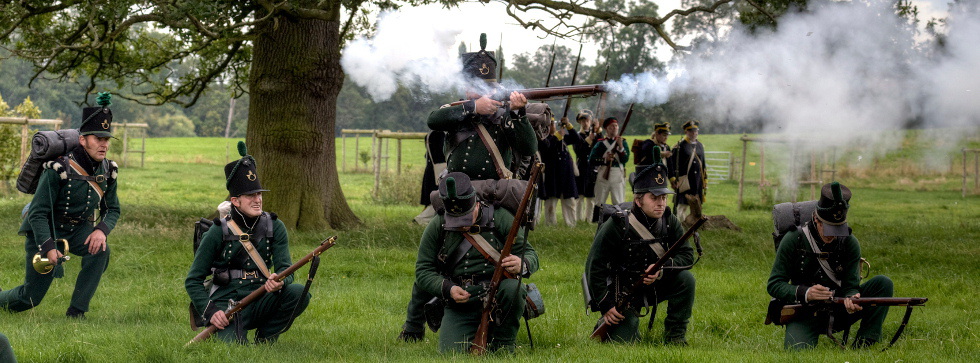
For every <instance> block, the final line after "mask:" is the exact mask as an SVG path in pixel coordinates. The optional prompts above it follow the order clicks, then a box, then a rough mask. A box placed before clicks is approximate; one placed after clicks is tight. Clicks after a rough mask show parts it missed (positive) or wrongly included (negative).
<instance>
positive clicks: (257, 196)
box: [231, 192, 262, 218]
mask: <svg viewBox="0 0 980 363" xmlns="http://www.w3.org/2000/svg"><path fill="white" fill-rule="evenodd" d="M231 204H233V205H234V206H235V208H238V210H239V211H240V212H242V214H244V215H245V216H247V217H249V218H255V217H258V216H259V215H261V214H262V192H257V193H252V194H242V195H240V196H237V197H231Z"/></svg>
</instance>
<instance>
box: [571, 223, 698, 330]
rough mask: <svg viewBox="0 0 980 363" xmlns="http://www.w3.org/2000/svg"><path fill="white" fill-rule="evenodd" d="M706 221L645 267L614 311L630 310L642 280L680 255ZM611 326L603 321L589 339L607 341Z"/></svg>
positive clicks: (695, 226)
mask: <svg viewBox="0 0 980 363" xmlns="http://www.w3.org/2000/svg"><path fill="white" fill-rule="evenodd" d="M707 220H708V218H706V217H703V216H702V217H701V219H698V221H697V222H695V223H694V225H693V226H691V228H690V229H688V230H687V232H686V233H684V235H683V236H681V238H680V239H678V240H677V242H674V244H673V245H671V246H670V248H669V249H667V251H666V252H664V255H663V256H660V259H658V260H657V262H655V263H654V264H652V265H650V266H649V267H647V269H646V270H644V271H643V273H642V274H640V278H639V279H637V280H636V282H634V283H633V285H632V286H630V288H629V290H627V291H626V292H625V293H623V294H621V295H620V296H619V297H618V298H617V299H616V300H617V303H616V311H618V312H619V313H620V314H622V313H623V312H624V311H627V310H629V309H630V308H631V307H630V305H632V302H633V296H634V295H636V293H637V292H638V291H639V290H640V288H641V287H642V286H644V284H643V279H645V278H647V277H649V276H653V275H655V274H656V273H657V271H660V269H661V268H663V266H664V264H665V263H667V261H669V260H670V259H671V258H673V257H674V256H675V255H677V254H678V253H680V250H681V247H682V246H684V244H685V243H687V240H688V239H690V238H691V236H693V235H694V233H695V232H697V231H698V228H701V225H703V224H704V222H706V221H707ZM611 326H612V324H609V322H607V321H605V319H603V320H602V324H601V325H599V327H598V328H596V329H595V331H593V332H592V335H591V336H589V337H590V338H592V339H597V340H599V341H600V342H604V341H606V340H609V327H611Z"/></svg>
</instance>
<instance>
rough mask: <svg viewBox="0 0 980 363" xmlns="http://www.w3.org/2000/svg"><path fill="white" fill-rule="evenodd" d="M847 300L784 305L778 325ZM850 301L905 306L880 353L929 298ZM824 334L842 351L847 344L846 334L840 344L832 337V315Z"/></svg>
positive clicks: (858, 298)
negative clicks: (899, 320)
mask: <svg viewBox="0 0 980 363" xmlns="http://www.w3.org/2000/svg"><path fill="white" fill-rule="evenodd" d="M847 299H848V298H844V297H835V298H831V299H827V300H820V301H814V302H811V303H809V304H794V305H784V306H783V308H782V309H781V310H780V311H779V317H778V319H779V324H778V325H785V324H787V323H789V322H790V321H793V320H794V319H796V318H797V317H798V316H804V315H813V314H815V313H816V312H817V311H820V310H825V309H827V308H831V307H833V306H835V305H844V301H845V300H847ZM850 299H851V302H853V303H855V304H857V305H860V306H905V307H906V308H905V316H903V317H902V324H901V325H899V327H898V330H897V331H895V335H894V336H892V339H891V341H890V342H889V343H888V346H886V347H885V348H884V349H882V351H884V350H885V349H888V348H890V347H891V346H892V345H894V344H895V342H897V341H898V338H899V337H901V336H902V333H903V332H904V331H905V327H906V326H907V325H908V323H909V317H911V316H912V308H913V307H915V306H925V305H926V301H929V298H925V297H853V298H850ZM773 318H774V317H770V316H767V317H766V324H771V323H774V321H773ZM824 334H826V335H827V336H828V337H830V339H831V340H833V341H834V343H836V344H837V346H838V347H841V348H842V349H844V344H845V343H846V342H847V333H846V332H845V333H844V342H841V341H839V340H837V338H836V337H834V319H833V315H832V314H831V315H830V319H829V321H828V326H827V331H826V332H825V333H824Z"/></svg>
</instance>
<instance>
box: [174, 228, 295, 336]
mask: <svg viewBox="0 0 980 363" xmlns="http://www.w3.org/2000/svg"><path fill="white" fill-rule="evenodd" d="M216 222H217V221H216ZM256 223H261V221H258V222H256ZM272 233H273V239H274V240H273V241H272V242H271V243H270V241H269V240H268V239H266V238H264V237H255V236H254V235H253V239H252V245H253V246H255V250H256V251H258V252H259V255H260V256H262V259H263V260H265V264H266V266H268V267H269V270H270V272H275V273H279V272H282V271H284V270H285V269H287V268H289V266H291V265H292V261H291V260H290V257H289V235H288V234H287V232H286V225H285V224H283V223H282V221H280V220H279V219H273V221H272ZM221 234H222V228H221V225H220V224H219V223H215V224H214V225H213V226H211V229H208V231H207V232H205V233H204V235H203V236H202V237H201V246H200V247H198V249H197V253H196V254H194V263H193V264H192V265H191V270H190V272H188V273H187V279H185V280H184V288H185V289H187V294H188V295H190V298H191V302H192V303H193V304H194V308H195V309H196V310H197V311H198V312H199V313H202V314H203V315H204V317H205V318H206V319H210V318H211V315H212V314H214V313H215V312H217V311H218V310H225V308H227V306H228V299H234V300H240V299H242V298H244V297H245V296H247V295H248V294H250V293H252V291H255V289H257V288H259V287H261V286H262V285H263V284H265V280H266V279H265V278H264V277H262V273H261V272H258V271H259V269H258V267H257V266H255V262H252V259H251V258H248V259H247V262H246V263H245V266H244V267H243V270H245V271H254V272H256V274H257V276H259V278H254V279H253V278H250V279H232V280H231V283H229V284H228V285H226V286H221V287H219V288H218V289H217V290H216V291H215V292H214V294H210V290H208V289H207V288H206V287H205V286H204V280H205V279H206V278H207V277H208V276H209V275H211V268H212V267H215V268H229V264H230V263H231V262H232V258H233V257H235V256H236V255H237V254H238V253H239V251H242V250H243V249H244V247H242V244H241V243H240V242H238V241H237V240H236V241H223V240H222V238H221ZM242 253H244V252H242ZM292 282H293V276H289V277H286V278H285V279H284V280H283V281H282V283H283V285H289V284H290V283H292Z"/></svg>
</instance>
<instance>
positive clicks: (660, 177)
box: [630, 146, 674, 195]
mask: <svg viewBox="0 0 980 363" xmlns="http://www.w3.org/2000/svg"><path fill="white" fill-rule="evenodd" d="M668 179H669V178H668V176H667V166H666V165H664V163H663V160H661V157H660V147H659V146H655V147H654V148H653V164H650V166H648V167H646V168H644V169H643V170H640V171H639V172H633V173H632V174H630V185H631V186H632V187H633V194H634V195H636V194H640V193H653V195H664V194H674V192H673V191H672V190H670V187H669V185H668V184H667V181H668Z"/></svg>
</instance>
